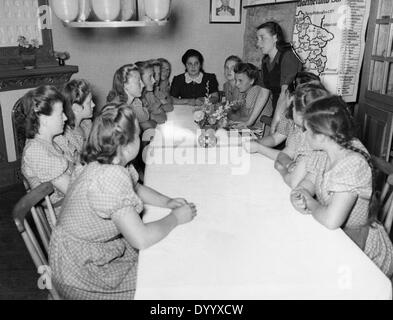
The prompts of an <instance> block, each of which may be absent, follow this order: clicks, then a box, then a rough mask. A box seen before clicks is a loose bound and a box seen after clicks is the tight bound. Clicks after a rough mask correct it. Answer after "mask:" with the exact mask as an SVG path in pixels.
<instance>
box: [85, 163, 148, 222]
mask: <svg viewBox="0 0 393 320" xmlns="http://www.w3.org/2000/svg"><path fill="white" fill-rule="evenodd" d="M87 199H88V202H89V205H90V207H91V208H92V209H93V210H94V211H95V212H96V214H97V215H98V216H100V217H101V218H103V219H111V218H112V215H113V214H114V213H116V212H117V211H119V210H121V209H123V208H126V207H133V208H134V209H135V210H136V211H137V212H138V213H139V212H141V210H142V208H143V204H142V201H141V200H140V198H139V197H138V196H137V194H136V193H135V191H134V185H133V181H132V179H131V178H130V174H129V172H128V170H127V169H126V168H124V167H120V166H114V165H107V166H106V167H104V168H102V170H101V172H100V174H99V176H98V177H95V179H94V180H93V181H92V183H91V185H90V186H89V190H88V193H87Z"/></svg>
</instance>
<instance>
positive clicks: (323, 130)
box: [304, 96, 380, 225]
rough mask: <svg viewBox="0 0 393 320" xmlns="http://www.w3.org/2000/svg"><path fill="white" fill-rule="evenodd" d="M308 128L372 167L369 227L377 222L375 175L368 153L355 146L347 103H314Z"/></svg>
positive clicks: (334, 99) (334, 100) (327, 99)
mask: <svg viewBox="0 0 393 320" xmlns="http://www.w3.org/2000/svg"><path fill="white" fill-rule="evenodd" d="M304 120H305V122H307V126H308V127H309V128H310V130H311V131H312V132H313V133H316V134H323V135H325V136H328V137H330V138H331V139H332V140H333V141H335V142H336V143H337V144H338V145H339V146H341V147H342V148H344V149H347V150H351V151H354V152H357V153H359V154H360V155H362V156H363V157H364V159H365V160H366V161H367V163H368V164H369V166H370V169H371V173H372V190H373V192H372V195H371V200H370V202H369V214H368V217H369V218H368V225H371V224H372V223H373V222H375V221H377V215H378V212H379V209H380V201H379V194H378V192H376V191H375V174H374V166H373V163H372V161H371V156H370V155H369V153H368V152H366V151H364V150H362V149H360V148H357V147H355V146H354V144H353V142H354V139H355V126H354V123H353V119H352V116H351V113H350V111H349V109H348V106H347V104H346V103H345V101H344V100H343V99H342V98H341V97H339V96H330V97H325V98H323V99H319V100H317V101H315V102H313V103H312V104H311V105H310V106H309V107H308V108H307V111H306V113H305V115H304Z"/></svg>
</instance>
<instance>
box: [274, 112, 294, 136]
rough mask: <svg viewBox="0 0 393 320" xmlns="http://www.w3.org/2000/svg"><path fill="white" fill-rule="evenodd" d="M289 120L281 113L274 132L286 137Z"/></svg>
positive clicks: (289, 124) (289, 125)
mask: <svg viewBox="0 0 393 320" xmlns="http://www.w3.org/2000/svg"><path fill="white" fill-rule="evenodd" d="M291 122H292V120H290V119H288V118H287V117H285V116H284V115H282V116H281V119H280V121H279V122H278V125H277V130H276V132H277V133H279V134H282V135H283V136H286V137H288V135H289V130H290V127H291Z"/></svg>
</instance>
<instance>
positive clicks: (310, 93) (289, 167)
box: [274, 81, 329, 188]
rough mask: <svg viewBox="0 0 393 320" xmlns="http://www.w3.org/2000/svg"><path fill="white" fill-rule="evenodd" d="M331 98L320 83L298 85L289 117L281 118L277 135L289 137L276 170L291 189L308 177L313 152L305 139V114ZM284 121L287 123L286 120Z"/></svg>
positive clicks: (275, 165)
mask: <svg viewBox="0 0 393 320" xmlns="http://www.w3.org/2000/svg"><path fill="white" fill-rule="evenodd" d="M328 95H329V92H328V91H327V90H326V89H325V88H324V87H323V85H322V84H321V83H320V82H315V81H311V82H309V83H305V84H302V85H300V86H298V87H297V88H296V90H295V92H294V94H293V97H292V106H291V107H290V109H289V111H290V112H289V114H288V117H289V118H290V119H288V118H284V117H283V118H281V121H280V123H279V125H278V127H277V132H279V133H281V134H282V135H285V136H286V137H287V139H286V142H285V148H284V150H282V151H281V152H279V153H278V155H277V158H276V161H275V163H274V167H275V168H276V169H277V170H278V171H279V172H280V174H281V175H282V177H283V179H284V181H285V183H286V184H288V185H289V186H290V187H291V188H294V187H296V186H297V184H298V183H299V182H300V181H301V180H302V179H303V178H304V176H305V175H306V161H307V158H308V156H309V154H310V152H311V149H310V147H309V146H308V144H307V141H306V140H305V134H304V127H303V115H304V113H305V112H306V110H307V108H308V106H309V104H310V103H312V102H313V101H315V100H318V99H321V98H323V97H326V96H328ZM284 119H285V120H284Z"/></svg>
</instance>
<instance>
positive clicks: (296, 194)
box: [291, 189, 311, 214]
mask: <svg viewBox="0 0 393 320" xmlns="http://www.w3.org/2000/svg"><path fill="white" fill-rule="evenodd" d="M310 198H311V195H310V194H309V193H308V191H307V190H304V189H294V190H292V192H291V203H292V205H293V206H294V208H295V209H296V210H297V211H299V212H300V213H302V214H310V213H311V212H310V209H309V208H308V206H307V201H308V200H309V199H310Z"/></svg>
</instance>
